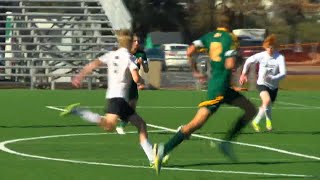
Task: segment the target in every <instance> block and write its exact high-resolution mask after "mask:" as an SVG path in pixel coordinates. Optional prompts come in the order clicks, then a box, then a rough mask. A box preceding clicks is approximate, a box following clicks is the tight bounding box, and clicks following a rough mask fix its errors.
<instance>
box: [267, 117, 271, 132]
mask: <svg viewBox="0 0 320 180" xmlns="http://www.w3.org/2000/svg"><path fill="white" fill-rule="evenodd" d="M266 128H267V130H268V131H272V124H271V120H270V119H267V120H266Z"/></svg>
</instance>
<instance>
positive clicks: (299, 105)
mask: <svg viewBox="0 0 320 180" xmlns="http://www.w3.org/2000/svg"><path fill="white" fill-rule="evenodd" d="M250 99H253V100H261V99H259V98H250ZM276 103H278V104H284V105H293V106H298V107H305V108H320V107H318V106H308V105H304V104H296V103H289V102H284V101H276Z"/></svg>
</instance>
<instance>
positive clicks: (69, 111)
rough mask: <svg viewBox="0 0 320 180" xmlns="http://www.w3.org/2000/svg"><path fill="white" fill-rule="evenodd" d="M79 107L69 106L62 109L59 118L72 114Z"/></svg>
mask: <svg viewBox="0 0 320 180" xmlns="http://www.w3.org/2000/svg"><path fill="white" fill-rule="evenodd" d="M78 106H80V103H75V104H70V105H68V106H67V107H65V108H64V110H63V111H62V112H61V113H60V116H66V115H69V114H71V113H72V110H74V109H75V108H76V107H78Z"/></svg>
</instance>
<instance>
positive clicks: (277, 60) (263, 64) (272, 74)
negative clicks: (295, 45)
mask: <svg viewBox="0 0 320 180" xmlns="http://www.w3.org/2000/svg"><path fill="white" fill-rule="evenodd" d="M252 63H259V73H258V80H257V84H258V85H265V86H267V87H269V88H270V89H276V88H278V86H279V81H280V80H281V79H283V78H284V77H285V76H286V65H285V58H284V56H283V55H281V54H280V53H279V52H275V53H273V55H272V56H270V55H269V54H268V53H267V52H266V51H263V52H260V53H257V54H254V55H252V56H250V57H249V58H248V59H247V60H246V62H245V64H244V66H243V70H242V74H244V73H247V71H248V68H249V66H250V64H252Z"/></svg>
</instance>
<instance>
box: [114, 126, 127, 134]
mask: <svg viewBox="0 0 320 180" xmlns="http://www.w3.org/2000/svg"><path fill="white" fill-rule="evenodd" d="M116 131H117V133H118V134H121V135H124V134H126V132H124V130H123V127H120V126H117V127H116Z"/></svg>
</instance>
